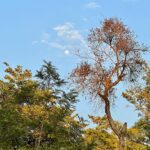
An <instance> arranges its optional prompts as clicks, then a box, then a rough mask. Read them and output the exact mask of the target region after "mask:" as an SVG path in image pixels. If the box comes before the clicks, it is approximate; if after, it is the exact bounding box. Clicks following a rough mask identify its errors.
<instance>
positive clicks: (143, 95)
mask: <svg viewBox="0 0 150 150" xmlns="http://www.w3.org/2000/svg"><path fill="white" fill-rule="evenodd" d="M143 79H144V81H145V82H144V83H143V84H144V85H140V86H137V87H134V88H131V89H128V90H126V92H124V93H123V97H124V98H126V99H127V100H128V101H129V102H130V103H132V104H133V105H134V106H135V108H136V110H138V112H139V115H140V116H141V119H140V120H139V121H138V122H137V123H135V125H134V127H133V128H134V129H137V130H139V131H140V133H141V134H140V135H139V136H136V138H135V139H134V140H135V141H137V142H141V143H145V144H146V143H147V145H150V68H149V67H146V75H145V76H144V77H143Z"/></svg>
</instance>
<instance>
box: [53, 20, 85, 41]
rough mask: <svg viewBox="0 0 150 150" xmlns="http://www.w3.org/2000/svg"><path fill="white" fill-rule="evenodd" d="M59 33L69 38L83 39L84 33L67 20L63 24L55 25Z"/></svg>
mask: <svg viewBox="0 0 150 150" xmlns="http://www.w3.org/2000/svg"><path fill="white" fill-rule="evenodd" d="M54 30H55V31H56V32H57V35H58V36H59V37H61V38H64V39H67V40H81V41H82V40H83V37H82V35H81V34H80V32H79V31H78V30H76V29H75V28H74V25H73V24H72V23H70V22H66V23H64V24H62V25H58V26H56V27H54Z"/></svg>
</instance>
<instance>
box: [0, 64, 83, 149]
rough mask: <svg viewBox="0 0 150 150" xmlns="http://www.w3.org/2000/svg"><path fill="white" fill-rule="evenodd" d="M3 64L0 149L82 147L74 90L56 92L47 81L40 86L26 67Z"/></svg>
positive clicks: (81, 125)
mask: <svg viewBox="0 0 150 150" xmlns="http://www.w3.org/2000/svg"><path fill="white" fill-rule="evenodd" d="M5 65H6V67H7V68H6V70H5V72H6V75H5V79H3V80H1V81H0V133H1V134H0V148H2V149H23V148H24V149H25V148H26V149H49V150H55V149H56V150H58V149H61V148H62V149H65V150H74V149H77V150H80V149H82V145H83V140H82V130H83V127H84V126H85V125H84V122H81V121H80V118H79V117H77V115H76V114H75V112H74V111H75V107H74V104H75V103H76V102H77V93H76V92H74V91H73V90H70V91H69V92H65V91H63V90H61V93H58V92H57V93H56V92H55V91H54V90H53V87H50V85H49V84H48V83H46V81H45V82H44V83H45V84H46V86H45V87H44V88H43V87H42V88H41V85H40V84H39V82H37V81H36V80H33V79H32V74H31V72H30V71H29V70H23V68H22V67H21V66H17V67H16V68H14V69H13V68H11V67H10V66H9V65H8V64H7V63H5ZM53 69H55V68H53ZM52 72H55V71H52ZM55 73H56V72H55ZM45 75H46V74H45ZM49 75H50V74H49ZM46 80H47V78H46ZM53 80H55V79H54V78H53ZM60 80H61V79H60ZM48 82H49V80H48ZM41 84H42V85H43V82H42V83H41ZM47 85H49V86H47ZM51 86H52V85H51Z"/></svg>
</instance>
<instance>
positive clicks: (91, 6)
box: [85, 2, 101, 8]
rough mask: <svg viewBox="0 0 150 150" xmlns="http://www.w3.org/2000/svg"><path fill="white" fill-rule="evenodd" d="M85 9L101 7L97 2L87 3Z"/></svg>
mask: <svg viewBox="0 0 150 150" xmlns="http://www.w3.org/2000/svg"><path fill="white" fill-rule="evenodd" d="M85 7H86V8H99V7H101V6H100V5H99V4H98V3H97V2H89V3H87V4H85Z"/></svg>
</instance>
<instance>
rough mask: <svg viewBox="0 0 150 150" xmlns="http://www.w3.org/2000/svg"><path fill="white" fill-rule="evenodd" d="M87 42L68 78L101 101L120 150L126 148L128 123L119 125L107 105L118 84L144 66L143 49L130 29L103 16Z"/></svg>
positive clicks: (127, 79) (130, 77) (134, 75)
mask: <svg viewBox="0 0 150 150" xmlns="http://www.w3.org/2000/svg"><path fill="white" fill-rule="evenodd" d="M88 42H89V53H87V55H86V56H82V55H81V54H80V57H81V59H83V60H84V61H83V60H82V62H81V63H80V64H79V65H78V66H77V67H76V68H75V69H74V70H73V71H72V73H71V78H72V81H73V83H75V85H76V88H77V89H78V90H81V91H85V92H87V94H88V95H90V96H91V97H92V98H93V99H94V100H96V99H98V100H99V101H102V102H103V103H104V105H105V113H106V116H107V119H108V121H109V125H110V127H111V129H112V130H113V131H114V133H115V134H116V135H117V137H118V139H119V145H120V147H119V149H120V150H122V149H124V147H125V137H126V134H127V123H124V125H123V126H122V127H121V128H118V127H117V126H116V124H115V121H114V120H113V118H112V115H111V112H110V107H111V104H112V103H113V100H114V99H115V88H116V87H118V85H119V83H122V82H123V81H125V82H127V81H129V82H135V81H136V80H137V79H138V77H139V75H140V74H141V72H142V70H143V66H144V65H145V61H144V60H143V59H142V58H141V53H143V52H144V51H145V50H146V48H145V47H144V46H143V45H140V44H139V43H138V42H137V41H136V40H135V37H134V35H133V33H132V32H131V31H130V30H129V28H127V27H126V26H125V25H124V24H123V23H122V22H121V21H120V20H118V19H114V18H111V19H105V20H104V21H103V23H102V26H101V27H99V28H96V29H92V30H91V32H90V34H89V37H88ZM87 51H88V50H87Z"/></svg>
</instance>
